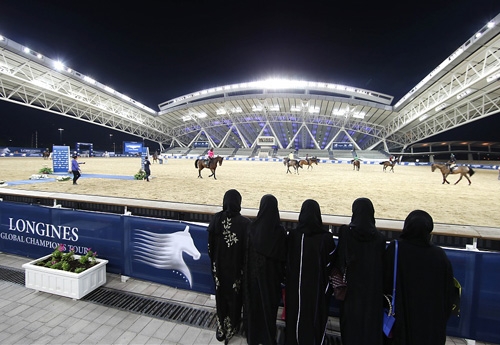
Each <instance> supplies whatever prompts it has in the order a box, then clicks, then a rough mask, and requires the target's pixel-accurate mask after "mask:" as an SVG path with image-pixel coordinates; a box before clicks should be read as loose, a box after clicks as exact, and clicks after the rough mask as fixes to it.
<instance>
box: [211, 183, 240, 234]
mask: <svg viewBox="0 0 500 345" xmlns="http://www.w3.org/2000/svg"><path fill="white" fill-rule="evenodd" d="M240 211H241V194H240V193H239V192H238V191H237V190H236V189H230V190H228V191H227V192H226V193H225V194H224V199H223V201H222V211H221V212H218V213H216V214H215V229H214V231H215V233H222V231H223V230H224V228H223V225H222V220H224V219H226V218H233V217H235V216H237V215H239V214H240ZM209 230H210V229H209Z"/></svg>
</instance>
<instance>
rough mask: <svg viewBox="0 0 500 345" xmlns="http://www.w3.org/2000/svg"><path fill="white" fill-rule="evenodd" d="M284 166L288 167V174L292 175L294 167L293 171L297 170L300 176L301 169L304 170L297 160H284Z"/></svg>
mask: <svg viewBox="0 0 500 345" xmlns="http://www.w3.org/2000/svg"><path fill="white" fill-rule="evenodd" d="M283 165H284V166H286V173H287V174H288V173H290V174H291V173H292V172H291V171H290V167H293V169H294V170H295V173H296V174H297V175H298V174H299V168H301V169H303V168H302V165H300V164H299V161H298V160H296V159H290V158H285V159H284V160H283Z"/></svg>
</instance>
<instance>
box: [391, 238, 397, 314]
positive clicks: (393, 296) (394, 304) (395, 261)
mask: <svg viewBox="0 0 500 345" xmlns="http://www.w3.org/2000/svg"><path fill="white" fill-rule="evenodd" d="M395 246H396V247H395V249H394V275H393V279H392V313H393V314H395V313H396V274H397V271H398V240H396V242H395Z"/></svg>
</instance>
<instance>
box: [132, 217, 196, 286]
mask: <svg viewBox="0 0 500 345" xmlns="http://www.w3.org/2000/svg"><path fill="white" fill-rule="evenodd" d="M134 243H135V246H134V259H135V261H139V262H142V263H144V264H146V265H149V266H153V267H155V268H159V269H165V270H177V271H179V272H180V273H181V274H183V275H184V276H185V277H186V279H187V281H188V283H189V286H190V287H193V283H192V279H191V271H190V270H189V268H188V266H187V265H186V263H185V262H184V259H183V257H182V253H183V252H186V253H187V254H189V255H190V256H191V257H192V258H193V259H194V260H199V259H200V257H201V254H200V252H199V251H198V249H197V248H196V246H195V245H194V242H193V238H192V237H191V234H190V233H189V225H186V228H185V229H184V231H177V232H174V233H170V234H158V233H154V232H149V231H145V230H137V231H136V234H135V238H134Z"/></svg>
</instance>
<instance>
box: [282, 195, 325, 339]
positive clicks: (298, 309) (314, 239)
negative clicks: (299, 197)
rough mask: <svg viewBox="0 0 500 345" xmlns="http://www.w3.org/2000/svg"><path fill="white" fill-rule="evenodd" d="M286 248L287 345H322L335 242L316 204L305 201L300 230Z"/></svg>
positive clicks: (289, 239) (300, 217)
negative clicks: (325, 227)
mask: <svg viewBox="0 0 500 345" xmlns="http://www.w3.org/2000/svg"><path fill="white" fill-rule="evenodd" d="M287 248H288V253H287V269H286V271H287V273H286V298H285V301H286V303H285V307H286V335H285V337H286V339H285V341H286V344H288V345H295V344H302V345H318V344H323V343H324V341H325V333H326V325H327V321H328V309H329V304H330V296H331V293H332V289H331V286H330V284H329V276H330V272H331V268H332V262H333V252H334V251H335V241H334V239H333V235H332V234H331V233H330V232H328V231H327V230H325V229H323V223H322V220H321V212H320V208H319V205H318V203H317V202H316V201H314V200H306V201H304V203H303V204H302V209H301V211H300V215H299V224H298V227H297V228H296V229H292V230H290V232H289V234H288V247H287Z"/></svg>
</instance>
